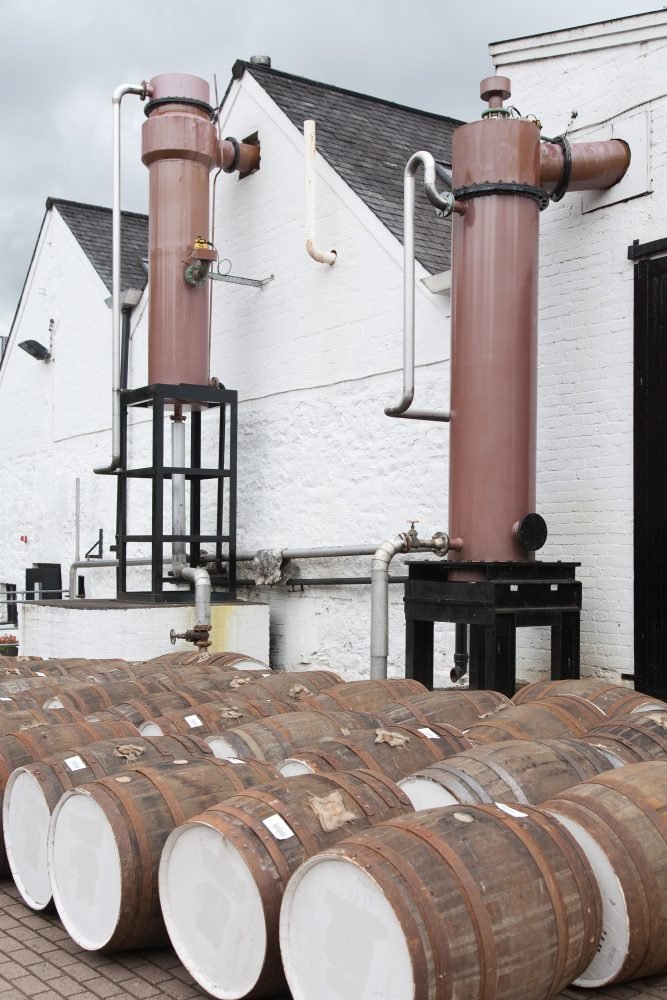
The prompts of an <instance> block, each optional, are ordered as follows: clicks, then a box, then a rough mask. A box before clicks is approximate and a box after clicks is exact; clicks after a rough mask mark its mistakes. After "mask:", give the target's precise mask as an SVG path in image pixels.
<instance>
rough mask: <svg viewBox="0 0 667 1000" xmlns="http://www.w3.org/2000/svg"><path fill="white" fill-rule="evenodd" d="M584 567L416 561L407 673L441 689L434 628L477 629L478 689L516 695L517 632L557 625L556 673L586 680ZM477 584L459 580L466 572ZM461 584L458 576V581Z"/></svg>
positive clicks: (472, 672)
mask: <svg viewBox="0 0 667 1000" xmlns="http://www.w3.org/2000/svg"><path fill="white" fill-rule="evenodd" d="M578 565H579V563H561V562H553V563H549V562H527V563H520V562H504V563H503V562H496V563H485V562H474V563H473V562H470V563H462V562H459V563H456V562H448V561H443V562H441V563H432V562H413V563H411V564H409V568H408V573H409V576H408V582H407V583H406V585H405V597H404V603H405V626H406V648H405V676H406V677H414V678H415V680H418V681H421V682H422V684H425V685H426V687H428V688H432V687H433V624H434V622H452V623H456V624H467V625H469V627H470V664H469V668H468V673H469V678H470V687H471V688H484V689H493V690H495V691H501V692H502V693H503V694H506V695H508V697H511V695H512V694H514V688H515V682H516V630H517V628H521V627H528V626H534V625H548V626H550V627H551V676H552V678H553V679H554V680H562V679H566V678H568V679H569V678H577V677H579V625H580V614H581V583H580V582H579V581H577V580H576V579H575V570H576V567H577V566H578ZM462 570H463V571H465V572H466V574H467V575H472V574H474V575H475V577H477V579H475V580H474V582H470V581H465V580H461V579H457V578H456V577H460V575H461V571H462ZM452 575H453V576H454V577H455V578H454V579H450V576H452Z"/></svg>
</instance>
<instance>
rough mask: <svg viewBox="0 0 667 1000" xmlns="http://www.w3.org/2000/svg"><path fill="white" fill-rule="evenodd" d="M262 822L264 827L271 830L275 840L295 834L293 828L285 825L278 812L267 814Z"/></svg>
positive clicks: (285, 838) (284, 838)
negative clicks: (271, 814)
mask: <svg viewBox="0 0 667 1000" xmlns="http://www.w3.org/2000/svg"><path fill="white" fill-rule="evenodd" d="M262 822H263V823H264V826H265V827H266V829H267V830H270V831H271V833H272V834H273V836H274V837H275V838H276V840H287V838H288V837H293V836H294V835H295V834H294V830H293V829H292V828H291V827H290V826H288V825H287V823H286V822H285V820H284V819H283V818H282V816H279V815H278V813H274V814H273V816H267V818H266V819H265V820H263V821H262Z"/></svg>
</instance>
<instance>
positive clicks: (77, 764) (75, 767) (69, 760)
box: [65, 757, 87, 771]
mask: <svg viewBox="0 0 667 1000" xmlns="http://www.w3.org/2000/svg"><path fill="white" fill-rule="evenodd" d="M65 763H66V764H67V766H68V768H69V769H70V771H81V770H82V769H83V768H84V767H87V764H86V763H85V761H83V760H81V758H80V757H66V758H65Z"/></svg>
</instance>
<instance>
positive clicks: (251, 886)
mask: <svg viewBox="0 0 667 1000" xmlns="http://www.w3.org/2000/svg"><path fill="white" fill-rule="evenodd" d="M409 811H411V806H410V804H409V802H408V800H407V799H406V798H405V796H403V795H402V794H401V792H400V790H399V788H398V787H397V786H396V785H394V784H393V782H391V781H389V779H388V778H386V777H385V776H384V775H380V774H376V773H371V772H370V771H363V770H362V771H350V772H347V773H345V774H327V775H323V774H309V775H302V776H300V777H296V778H290V780H289V781H282V782H276V783H272V784H267V785H263V786H261V787H259V788H254V789H252V790H250V791H248V792H244V793H241V794H239V795H235V796H233V797H232V798H228V799H226V800H225V801H224V802H221V803H220V804H219V805H215V806H213V807H212V808H210V809H207V810H206V812H204V813H202V814H201V815H199V816H196V817H194V818H193V819H192V820H191V821H190V822H189V823H186V824H184V825H183V826H180V827H178V828H177V829H176V830H174V832H173V833H172V834H171V836H170V838H169V840H168V841H167V843H166V845H165V848H164V851H163V855H162V861H161V863H160V900H161V903H162V912H163V914H164V918H165V923H166V925H167V930H168V932H169V936H170V938H171V942H172V944H173V946H174V948H175V950H176V952H177V954H178V956H179V958H180V959H181V961H182V962H183V964H184V965H185V967H186V968H187V969H188V971H189V972H190V973H191V975H192V976H193V977H194V978H195V979H196V980H197V982H198V983H199V984H200V985H201V986H203V987H204V988H205V989H206V990H207V991H208V992H209V993H211V994H212V995H213V996H214V997H226V998H231V997H238V998H240V997H246V996H256V995H260V996H267V995H268V996H274V995H275V994H276V993H281V994H282V992H283V990H284V986H285V982H284V978H283V974H282V967H281V963H280V953H279V945H278V918H279V913H280V904H281V899H282V894H283V892H284V890H285V886H286V884H287V882H288V880H289V878H290V876H291V875H292V874H293V873H294V872H295V871H296V870H297V868H298V867H299V865H301V864H302V863H303V862H304V861H305V860H306V859H307V858H309V857H312V856H313V855H314V854H317V853H318V852H319V851H321V850H324V849H325V848H327V847H329V846H331V845H332V844H335V843H337V842H338V841H340V840H342V839H344V838H345V837H348V836H349V835H350V834H352V833H355V832H358V831H360V830H365V829H367V828H368V827H370V826H372V825H374V824H376V823H379V822H382V821H384V820H388V819H392V818H393V817H396V816H401V815H403V814H405V813H407V812H409ZM389 995H390V994H386V996H389ZM313 996H314V995H313Z"/></svg>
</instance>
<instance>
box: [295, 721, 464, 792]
mask: <svg viewBox="0 0 667 1000" xmlns="http://www.w3.org/2000/svg"><path fill="white" fill-rule="evenodd" d="M471 745H472V744H471V743H470V740H469V739H468V737H467V736H464V735H463V733H462V732H460V731H459V730H458V729H454V727H453V726H438V725H437V724H436V723H433V725H432V726H419V725H415V723H410V724H406V725H404V726H386V727H383V728H380V729H369V730H367V731H365V732H361V733H351V734H350V735H349V736H334V737H332V738H331V739H327V740H323V741H322V742H321V743H320V745H319V746H318V747H314V748H308V747H306V748H305V749H304V750H299V751H296V752H295V754H294V756H293V757H288V758H287V759H286V760H284V761H283V762H282V764H280V765H279V769H280V773H281V774H282V775H283V776H284V777H286V778H287V777H292V776H293V775H297V774H309V773H310V774H329V773H330V772H331V771H350V770H354V769H356V768H368V769H369V770H370V771H379V772H380V773H381V774H386V775H387V777H388V778H391V780H392V781H398V780H399V778H404V777H405V776H406V775H408V774H412V773H413V772H414V771H417V770H419V768H422V767H427V766H428V765H429V764H431V763H433V762H435V761H438V760H443V759H444V758H445V757H450V756H452V755H453V754H457V753H459V752H460V751H461V750H464V749H466V748H467V747H471Z"/></svg>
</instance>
